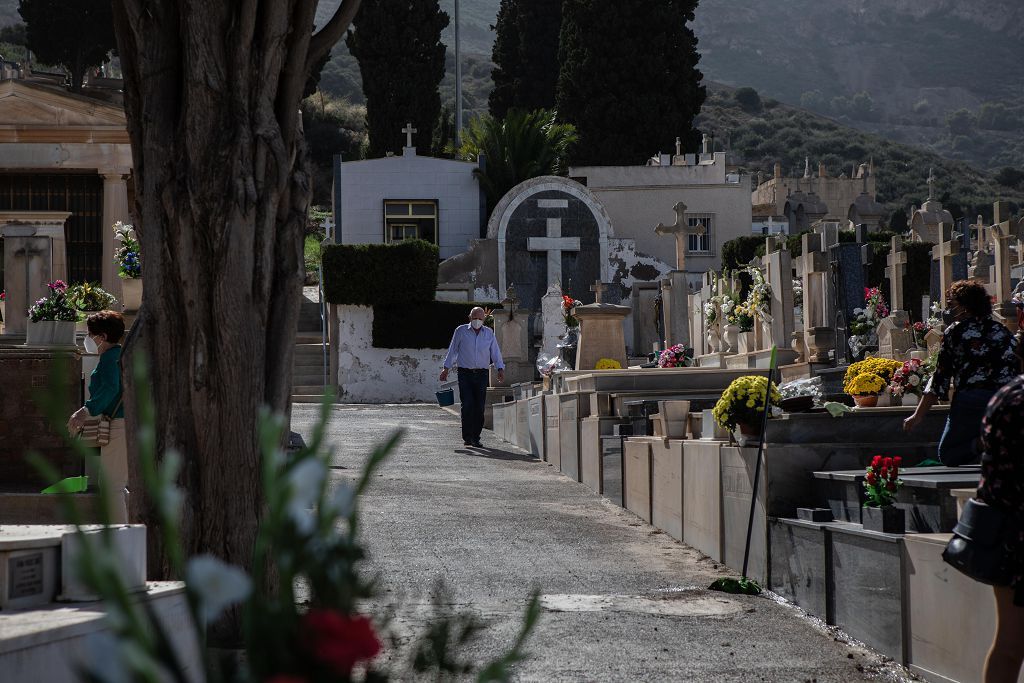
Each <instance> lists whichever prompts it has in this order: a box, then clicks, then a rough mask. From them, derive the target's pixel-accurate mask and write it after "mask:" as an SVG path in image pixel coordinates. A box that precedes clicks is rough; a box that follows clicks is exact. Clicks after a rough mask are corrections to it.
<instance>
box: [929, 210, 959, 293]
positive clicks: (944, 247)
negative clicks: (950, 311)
mask: <svg viewBox="0 0 1024 683" xmlns="http://www.w3.org/2000/svg"><path fill="white" fill-rule="evenodd" d="M939 234H940V235H941V236H942V242H940V243H939V244H936V245H935V246H934V247H932V259H933V260H935V261H938V262H939V285H940V287H941V289H942V293H941V297H942V300H941V303H942V307H943V308H945V307H946V290H947V289H949V286H950V285H952V284H953V257H954V256H956V255H957V254H959V253H960V240H958V239H955V237H954V235H953V226H952V225H950V224H949V223H941V224H940V225H939Z"/></svg>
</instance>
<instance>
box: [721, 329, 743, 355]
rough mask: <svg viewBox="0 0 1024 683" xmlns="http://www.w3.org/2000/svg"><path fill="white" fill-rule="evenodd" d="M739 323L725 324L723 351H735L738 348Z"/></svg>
mask: <svg viewBox="0 0 1024 683" xmlns="http://www.w3.org/2000/svg"><path fill="white" fill-rule="evenodd" d="M739 336H740V327H739V325H726V326H725V349H724V351H725V353H736V352H737V349H738V348H739Z"/></svg>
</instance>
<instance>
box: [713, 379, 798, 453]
mask: <svg viewBox="0 0 1024 683" xmlns="http://www.w3.org/2000/svg"><path fill="white" fill-rule="evenodd" d="M767 393H768V378H767V377H762V376H759V375H745V376H743V377H737V378H736V379H734V380H733V381H732V383H731V384H729V387H728V388H727V389H726V390H725V391H724V392H722V397H721V398H720V399H718V403H716V404H715V408H714V410H713V411H712V414H713V415H714V418H715V422H717V423H718V425H719V426H720V427H725V428H726V429H728V430H730V431H736V430H738V431H739V433H740V435H742V436H743V437H747V438H757V437H759V436H760V435H761V416H762V415H763V414H764V403H765V395H766V394H767ZM781 398H782V397H781V396H780V395H779V390H778V387H776V385H775V383H774V382H773V383H772V387H771V397H770V399H769V400H770V401H771V405H774V406H777V405H779V401H780V400H781Z"/></svg>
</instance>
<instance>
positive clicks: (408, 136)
mask: <svg viewBox="0 0 1024 683" xmlns="http://www.w3.org/2000/svg"><path fill="white" fill-rule="evenodd" d="M402 132H403V133H405V146H406V147H412V134H413V133H418V132H419V131H418V130H416V129H415V128H413V127H412V121H410V122H408V123H407V124H405V128H403V129H402Z"/></svg>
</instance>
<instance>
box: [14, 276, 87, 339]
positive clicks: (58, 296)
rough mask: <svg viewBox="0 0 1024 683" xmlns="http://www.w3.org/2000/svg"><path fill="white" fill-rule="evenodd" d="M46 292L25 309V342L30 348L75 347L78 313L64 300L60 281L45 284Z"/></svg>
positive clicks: (65, 288) (65, 293) (65, 287)
mask: <svg viewBox="0 0 1024 683" xmlns="http://www.w3.org/2000/svg"><path fill="white" fill-rule="evenodd" d="M46 287H47V289H49V290H50V291H49V293H48V294H47V295H46V296H45V297H43V298H42V299H39V300H38V301H36V302H35V303H34V304H32V307H31V308H29V309H28V327H27V329H26V333H25V343H26V344H27V345H29V346H54V345H56V346H74V344H75V320H77V319H78V311H76V310H75V309H74V308H72V307H71V304H69V303H68V298H67V289H68V286H67V284H65V283H64V281H63V280H54V281H53V282H47V283H46Z"/></svg>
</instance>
